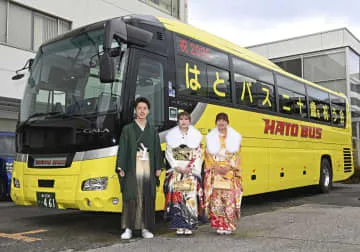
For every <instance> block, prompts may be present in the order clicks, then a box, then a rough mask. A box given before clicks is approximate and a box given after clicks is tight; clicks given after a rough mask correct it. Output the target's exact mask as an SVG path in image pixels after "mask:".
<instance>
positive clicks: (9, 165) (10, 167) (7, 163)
mask: <svg viewBox="0 0 360 252" xmlns="http://www.w3.org/2000/svg"><path fill="white" fill-rule="evenodd" d="M5 166H6V171H7V172H10V173H12V170H13V163H12V162H6V164H5Z"/></svg>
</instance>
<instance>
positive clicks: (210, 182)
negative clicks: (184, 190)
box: [204, 135, 243, 231]
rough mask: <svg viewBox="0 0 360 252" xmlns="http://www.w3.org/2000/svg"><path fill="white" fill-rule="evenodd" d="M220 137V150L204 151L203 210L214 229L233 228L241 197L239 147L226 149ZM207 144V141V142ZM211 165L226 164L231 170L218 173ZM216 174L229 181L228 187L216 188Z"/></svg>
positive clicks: (222, 137) (238, 214)
mask: <svg viewBox="0 0 360 252" xmlns="http://www.w3.org/2000/svg"><path fill="white" fill-rule="evenodd" d="M218 137H219V138H220V145H221V146H220V150H219V151H218V153H216V154H211V153H209V152H208V151H206V153H205V179H204V190H205V192H204V193H205V211H206V213H207V215H208V217H209V219H210V223H211V227H212V228H215V229H219V228H220V229H224V230H232V231H233V230H235V229H236V227H237V222H238V221H239V219H240V207H241V198H242V193H243V188H242V177H241V165H240V148H239V150H238V151H237V152H234V153H229V152H228V151H227V150H226V143H225V140H226V138H225V137H224V136H220V135H219V136H218ZM207 144H208V143H207ZM213 165H218V166H220V167H221V166H228V165H230V166H231V167H232V168H231V170H230V171H229V172H228V173H227V174H225V175H220V174H218V173H217V172H216V171H215V170H214V169H213V168H212V167H213ZM216 176H221V177H223V178H224V179H225V181H227V182H228V183H230V185H229V189H218V188H215V186H214V181H215V179H216V178H215V177H216Z"/></svg>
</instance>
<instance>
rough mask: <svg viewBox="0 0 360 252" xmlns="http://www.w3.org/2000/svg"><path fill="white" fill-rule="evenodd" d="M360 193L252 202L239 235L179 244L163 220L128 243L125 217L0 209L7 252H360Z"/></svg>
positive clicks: (359, 188) (303, 192)
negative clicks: (150, 236) (145, 236)
mask: <svg viewBox="0 0 360 252" xmlns="http://www.w3.org/2000/svg"><path fill="white" fill-rule="evenodd" d="M359 198H360V185H358V184H356V185H345V184H335V186H334V188H333V190H332V192H331V193H330V194H321V193H319V192H318V190H317V189H316V188H314V187H307V188H301V189H294V190H286V191H282V192H276V193H268V194H263V195H258V196H252V197H245V198H244V199H243V204H242V218H241V220H240V223H239V229H238V230H237V231H236V233H234V234H233V235H231V236H219V235H217V234H215V233H214V231H212V230H211V229H210V228H209V226H208V225H206V224H203V225H201V226H200V227H199V229H198V230H197V231H196V233H195V234H194V235H193V236H192V237H177V236H176V235H175V234H174V232H173V231H172V230H169V229H168V223H167V222H165V221H164V220H163V218H162V216H163V214H162V213H161V212H160V213H158V214H157V220H156V227H155V239H152V240H144V239H141V238H134V239H131V240H130V241H125V242H124V241H121V239H120V235H121V232H122V230H121V229H120V219H121V216H120V214H114V213H95V212H80V211H70V210H51V209H42V208H36V207H22V206H16V205H14V204H13V203H11V202H0V251H28V252H30V251H134V250H135V251H157V252H158V251H190V250H191V251H225V249H226V251H360V236H359V235H358V234H359V232H360V221H358V219H359V217H360V200H359Z"/></svg>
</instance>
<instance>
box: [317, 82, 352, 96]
mask: <svg viewBox="0 0 360 252" xmlns="http://www.w3.org/2000/svg"><path fill="white" fill-rule="evenodd" d="M316 84H318V85H320V86H323V87H325V88H328V89H331V90H333V91H335V92H340V93H343V94H346V93H347V91H346V80H333V81H322V82H317V83H316Z"/></svg>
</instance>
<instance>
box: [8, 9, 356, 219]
mask: <svg viewBox="0 0 360 252" xmlns="http://www.w3.org/2000/svg"><path fill="white" fill-rule="evenodd" d="M30 63H32V64H30V75H29V78H28V81H27V86H26V90H25V93H24V98H23V100H22V104H21V111H20V118H19V122H18V127H17V156H16V161H15V164H14V170H13V179H12V187H11V197H12V199H13V201H14V202H15V203H16V204H19V205H32V206H34V205H38V206H42V207H48V208H59V209H80V210H85V211H109V212H121V210H122V203H121V202H122V199H121V193H120V186H119V181H118V175H117V174H116V173H115V161H116V155H117V152H118V139H119V136H120V134H121V128H122V126H123V125H124V124H126V123H129V122H130V121H131V120H132V119H133V113H134V111H133V102H134V100H135V98H136V97H138V96H145V97H147V98H148V99H149V100H150V101H151V104H152V107H151V112H150V119H149V120H150V121H151V123H152V124H153V125H155V126H156V128H157V129H158V130H159V133H160V138H161V141H162V143H163V142H164V138H165V135H166V132H167V130H168V129H170V128H171V127H173V126H174V125H176V123H177V122H176V120H177V119H176V117H177V114H178V112H179V111H182V110H185V111H188V112H190V113H191V115H192V118H193V124H194V125H195V127H196V128H198V129H199V130H200V131H201V132H202V134H203V135H206V134H207V133H208V131H209V130H210V129H212V128H213V127H214V126H215V124H214V120H215V115H216V113H218V112H226V113H227V114H228V115H229V117H230V124H231V125H232V127H234V128H235V129H236V130H237V131H239V132H240V133H241V134H242V136H243V143H242V164H243V181H244V188H245V191H244V193H245V195H254V194H260V193H265V192H270V191H277V190H283V189H288V188H295V187H302V186H307V185H314V184H316V185H319V187H320V189H321V190H322V191H323V192H328V191H329V190H330V188H331V185H332V183H333V182H334V181H341V180H345V179H347V178H348V177H350V176H351V175H352V174H353V172H354V169H353V162H352V155H351V153H352V151H351V148H352V147H351V121H350V111H349V105H348V102H347V100H346V97H345V96H344V95H343V94H340V93H336V92H333V91H330V90H328V89H325V88H323V87H320V86H318V85H315V84H313V83H311V82H308V81H306V80H303V79H301V78H298V77H296V76H294V75H291V74H289V73H287V72H285V71H283V70H282V69H281V68H279V67H278V66H276V65H275V64H273V63H272V62H271V61H269V60H267V59H265V58H263V57H261V56H259V55H256V54H255V53H252V52H251V51H249V50H247V49H244V48H242V47H239V46H237V45H234V44H232V43H230V42H228V41H225V40H223V39H221V38H218V37H216V36H214V35H211V34H209V33H206V32H204V31H201V30H198V29H196V28H194V27H192V26H190V25H187V24H183V23H180V22H178V21H174V20H169V19H163V18H155V17H152V16H138V15H132V16H125V17H119V18H114V19H110V20H106V21H103V22H98V23H95V24H91V25H88V26H85V27H82V28H79V29H77V30H74V31H71V32H69V33H66V34H64V35H62V36H60V37H57V38H55V39H54V40H52V41H49V42H47V43H45V44H43V45H42V46H41V47H40V48H39V51H38V53H37V55H36V58H35V59H34V60H33V61H30ZM164 175H165V172H163V173H162V175H161V181H163V179H164ZM157 190H158V194H157V201H156V209H157V210H162V209H163V207H164V195H163V193H162V184H161V186H159V187H158V188H157Z"/></svg>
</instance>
